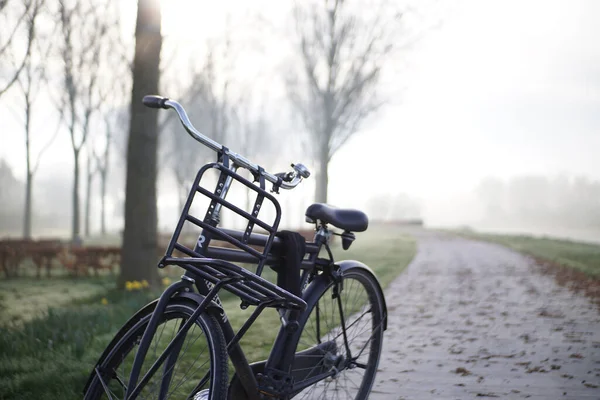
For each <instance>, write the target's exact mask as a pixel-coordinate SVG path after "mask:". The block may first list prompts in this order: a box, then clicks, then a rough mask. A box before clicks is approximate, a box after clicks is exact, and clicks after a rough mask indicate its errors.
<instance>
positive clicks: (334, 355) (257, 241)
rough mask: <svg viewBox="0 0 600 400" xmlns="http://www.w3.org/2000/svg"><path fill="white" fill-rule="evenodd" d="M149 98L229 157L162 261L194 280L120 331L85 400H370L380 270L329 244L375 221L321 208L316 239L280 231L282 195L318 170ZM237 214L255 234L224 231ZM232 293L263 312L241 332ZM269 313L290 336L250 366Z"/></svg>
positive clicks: (172, 289)
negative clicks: (216, 132)
mask: <svg viewBox="0 0 600 400" xmlns="http://www.w3.org/2000/svg"><path fill="white" fill-rule="evenodd" d="M143 102H144V104H145V105H146V106H148V107H152V108H164V109H169V108H172V109H174V110H175V111H176V112H177V114H178V115H179V118H180V120H181V122H182V124H183V126H184V128H185V129H186V130H187V132H188V133H189V134H190V135H191V136H192V137H194V138H195V139H196V140H198V141H199V142H201V143H202V144H204V145H206V146H208V147H209V148H211V149H212V150H214V151H216V152H217V153H218V158H217V161H216V162H214V163H210V164H207V165H205V166H203V167H202V168H201V169H200V170H199V171H198V174H197V175H196V179H195V181H194V183H193V185H192V188H191V191H190V194H189V196H188V199H187V201H186V203H185V206H184V208H183V211H182V214H181V217H180V219H179V222H178V224H177V227H176V229H175V232H174V234H173V236H172V238H171V241H170V243H169V245H168V248H167V250H166V253H165V256H164V257H163V258H162V260H161V261H160V263H159V268H163V267H165V266H167V265H175V266H179V267H181V268H183V269H184V270H185V273H184V275H182V276H181V280H180V281H178V282H176V283H174V284H172V285H171V286H169V287H168V288H167V289H166V290H165V291H164V293H163V294H162V295H161V296H160V298H159V299H157V300H155V301H153V302H151V303H150V304H148V305H146V306H145V307H143V308H142V309H141V310H139V311H138V312H137V313H136V314H135V315H134V316H133V317H132V318H131V319H130V320H129V321H128V322H127V323H126V324H125V325H124V326H123V327H122V328H121V330H120V331H119V332H118V333H117V334H116V336H115V337H114V338H113V340H112V341H111V342H110V344H109V345H108V347H107V348H106V350H105V351H104V352H103V353H102V355H101V356H100V359H99V360H98V362H97V364H96V365H95V367H94V369H93V371H92V373H91V374H90V377H89V379H88V382H87V384H86V386H85V389H84V393H85V397H84V398H85V399H87V400H92V399H94V400H95V399H101V398H102V399H127V400H129V399H137V398H140V399H149V398H152V399H154V398H158V399H161V400H162V399H168V398H176V399H193V400H203V399H213V400H214V399H234V400H240V399H253V400H257V399H290V398H298V399H315V398H319V399H321V398H336V399H367V398H368V396H369V393H370V392H371V388H372V386H373V382H374V380H375V374H376V372H377V366H378V364H379V358H380V354H381V347H382V344H383V332H384V331H385V329H386V324H387V310H386V304H385V298H384V295H383V292H382V290H381V287H380V285H379V283H378V281H377V278H376V277H375V274H374V273H373V271H371V269H369V268H368V267H367V266H366V265H364V264H362V263H360V262H358V261H341V262H335V261H334V260H333V255H332V252H331V250H330V247H329V242H330V239H331V235H332V234H337V235H339V236H340V237H341V242H342V246H343V248H344V249H348V247H349V246H350V245H351V244H352V242H353V240H354V239H355V235H354V233H353V232H361V231H365V230H366V229H367V226H368V219H367V216H366V215H365V214H364V213H362V212H360V211H356V210H343V209H337V208H334V207H331V206H328V205H325V204H313V205H311V206H310V207H308V209H307V210H306V220H307V222H310V223H314V224H315V228H316V229H315V232H316V233H315V236H314V241H313V242H310V243H308V242H306V241H305V240H304V238H303V237H302V236H301V235H300V234H298V233H296V232H290V231H281V232H279V231H278V226H279V222H280V218H281V208H280V206H279V203H278V202H277V200H276V199H275V197H274V196H273V194H272V193H278V191H279V189H292V188H294V187H295V186H297V185H298V184H299V183H300V182H301V181H302V179H303V178H307V177H308V176H309V175H310V173H309V171H308V170H307V169H306V167H304V166H303V165H302V164H296V165H293V164H292V167H293V171H291V172H287V173H279V174H270V173H268V172H266V171H265V170H264V169H263V168H261V167H260V166H258V165H255V164H253V163H251V162H250V161H249V160H247V159H246V158H244V157H243V156H241V155H239V154H236V153H234V152H232V151H231V150H229V149H228V148H226V147H225V146H222V145H221V144H219V143H217V142H215V141H213V140H211V139H210V138H208V137H206V136H204V135H202V134H201V133H200V132H198V131H197V130H196V129H195V128H194V127H193V126H192V124H191V123H190V121H189V119H188V117H187V115H186V113H185V110H184V109H183V107H182V106H181V105H180V104H179V103H177V102H176V101H173V100H169V99H166V98H163V97H159V96H146V97H144V99H143ZM240 168H243V169H246V170H248V171H250V174H251V175H252V176H251V177H253V178H254V181H253V182H251V181H250V180H249V179H246V178H244V177H243V176H241V175H240V174H239V173H238V170H239V169H240ZM240 172H241V171H240ZM211 176H212V178H211ZM206 182H208V185H207V184H205V183H206ZM267 184H272V188H271V190H270V191H268V190H267V187H266V186H267ZM232 185H241V187H243V188H245V190H249V191H251V193H253V195H254V205H253V207H252V209H251V210H244V209H242V208H240V207H238V206H236V205H235V204H234V203H233V202H230V201H228V200H226V197H227V194H228V192H229V191H230V188H231V187H232ZM205 186H208V187H210V188H211V190H209V189H207V188H206V187H205ZM198 200H203V201H204V204H205V205H206V211H205V213H204V216H203V217H202V218H200V217H198V216H194V215H193V212H192V211H193V210H197V207H196V206H194V204H195V203H196V202H197V201H198ZM265 208H267V209H268V208H270V209H271V211H270V212H266V211H265ZM225 210H228V211H227V212H228V213H230V214H231V215H235V216H237V217H238V218H241V219H242V220H243V221H244V224H245V226H246V228H245V229H244V230H239V231H238V230H231V229H224V228H221V227H220V226H219V222H220V219H221V214H222V212H223V211H225ZM261 211H263V212H262V213H261ZM196 214H197V213H196ZM259 217H260V218H259ZM329 226H334V227H337V228H339V229H340V230H341V233H334V232H333V231H332V230H331V229H330V228H329ZM192 228H193V229H196V230H197V231H199V232H200V234H199V236H197V237H198V240H197V241H196V243H195V244H194V245H192V246H190V245H186V244H185V243H184V242H185V240H184V237H185V236H186V235H185V234H182V232H189V231H190V229H192ZM259 230H260V231H262V232H256V231H259ZM234 263H238V264H239V263H243V264H244V265H247V264H253V265H256V269H255V271H254V272H252V271H251V270H249V269H246V268H243V267H241V266H240V265H237V264H234ZM265 266H268V267H270V268H272V269H273V270H274V271H275V272H276V276H277V284H274V283H272V282H270V281H269V280H267V279H265V278H264V277H262V276H261V274H262V272H263V269H264V267H265ZM222 290H225V291H228V292H230V293H232V294H233V295H235V296H237V297H239V298H240V299H241V305H240V306H241V307H242V308H248V307H254V311H253V312H252V313H251V315H250V317H249V318H248V320H247V321H246V322H245V323H244V324H243V326H242V327H241V328H240V329H239V330H238V331H237V332H235V331H234V329H233V328H232V326H231V324H230V323H229V320H228V318H227V314H226V313H225V311H224V310H223V307H222V303H221V300H220V298H219V293H220V292H221V291H222ZM223 296H224V295H223V294H222V297H223ZM228 296H231V295H228ZM267 307H272V308H275V309H276V310H277V312H278V313H279V317H280V322H281V324H280V326H279V331H278V334H277V337H276V339H275V342H274V344H273V347H272V350H271V352H270V355H269V357H268V359H267V360H263V361H259V362H254V363H249V362H248V360H247V359H246V356H245V354H244V352H243V350H242V347H241V346H240V339H241V338H242V337H243V335H244V334H245V333H246V331H247V330H248V328H250V326H251V325H252V324H253V323H254V322H255V321H256V319H257V318H258V316H259V315H260V314H261V312H262V311H264V310H265V308H267ZM229 360H230V362H231V364H232V365H233V368H234V369H235V373H234V375H233V376H232V378H231V379H229V376H228V369H229Z"/></svg>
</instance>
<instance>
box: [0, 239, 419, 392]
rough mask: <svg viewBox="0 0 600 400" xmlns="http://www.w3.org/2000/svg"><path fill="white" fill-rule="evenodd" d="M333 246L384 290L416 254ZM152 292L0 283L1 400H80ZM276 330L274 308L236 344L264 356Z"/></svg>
mask: <svg viewBox="0 0 600 400" xmlns="http://www.w3.org/2000/svg"><path fill="white" fill-rule="evenodd" d="M334 247H335V249H334V254H335V255H336V258H337V259H340V260H341V259H358V260H361V261H363V262H365V263H366V264H368V265H369V266H371V267H372V268H373V269H374V270H375V271H376V273H377V275H378V278H379V279H380V281H381V283H382V284H383V285H384V286H385V285H387V284H388V283H389V282H390V281H391V280H393V278H395V277H396V276H397V275H398V274H399V273H400V272H401V271H402V270H403V269H404V268H405V267H406V266H407V265H408V263H409V262H410V261H411V260H412V258H413V257H414V255H415V252H416V245H415V241H414V240H413V239H412V238H410V237H408V236H406V235H405V234H402V233H400V232H398V231H395V230H382V229H379V230H376V231H375V230H374V232H367V233H364V234H358V235H357V240H356V241H355V242H354V244H353V245H352V247H351V248H350V249H349V250H348V251H346V252H344V251H343V250H342V249H341V247H340V243H339V241H336V243H335V246H334ZM172 278H176V276H173V277H172ZM165 283H166V282H165ZM159 294H160V292H148V291H144V290H132V291H119V290H117V289H116V288H115V284H114V278H112V277H110V276H105V277H100V278H86V279H72V278H65V277H56V278H50V279H40V280H36V279H32V278H18V279H14V280H10V281H1V282H0V398H1V399H32V398H44V399H61V400H65V399H80V398H81V395H82V394H81V390H82V388H83V385H84V383H85V381H86V379H87V376H88V374H89V372H90V369H91V368H92V367H93V365H94V363H95V362H96V360H97V357H98V356H99V355H100V353H101V352H102V350H103V349H104V347H105V346H106V344H107V343H108V342H109V341H110V339H111V338H112V336H113V335H114V333H115V332H116V331H117V330H118V329H119V328H120V326H121V325H122V324H123V323H124V322H125V321H126V320H127V319H128V318H129V317H130V316H131V315H132V314H133V313H134V312H135V311H137V310H138V309H139V308H140V307H141V306H143V305H144V304H146V303H147V302H149V301H150V300H152V299H153V298H155V297H157V296H158V295H159ZM224 304H225V308H226V310H227V313H228V316H229V318H230V320H231V322H232V324H233V326H234V327H239V326H241V325H242V323H243V322H244V321H245V319H246V318H247V317H248V315H249V314H250V312H251V310H246V311H242V310H241V309H240V308H239V307H238V305H239V300H238V299H237V298H234V297H233V296H231V297H229V296H225V297H224ZM278 325H279V319H278V315H277V313H276V312H275V311H274V310H266V311H265V312H264V313H263V315H261V317H260V318H259V319H258V321H257V322H256V323H255V325H253V327H252V328H251V329H250V330H249V331H248V333H247V334H246V336H245V337H244V339H243V340H242V345H243V347H244V350H245V351H246V355H247V357H248V359H250V360H255V361H256V360H260V359H264V358H265V357H266V355H267V354H268V352H269V350H270V347H271V344H272V342H273V339H274V337H275V334H276V331H277V326H278ZM265 332H269V333H271V334H270V335H268V334H267V335H265ZM250 343H252V345H251V346H250V345H248V344H250ZM245 344H246V345H245ZM231 373H232V371H231V370H230V374H231Z"/></svg>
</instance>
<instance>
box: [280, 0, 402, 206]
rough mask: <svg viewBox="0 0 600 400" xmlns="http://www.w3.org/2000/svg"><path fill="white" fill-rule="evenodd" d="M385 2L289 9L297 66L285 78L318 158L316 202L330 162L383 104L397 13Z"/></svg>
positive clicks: (323, 2)
mask: <svg viewBox="0 0 600 400" xmlns="http://www.w3.org/2000/svg"><path fill="white" fill-rule="evenodd" d="M388 6H389V3H386V2H385V1H379V2H368V4H361V5H357V4H353V3H352V2H351V1H345V0H320V1H309V2H303V3H302V5H297V6H296V7H295V9H294V20H295V24H296V32H297V39H298V40H297V45H298V50H299V55H300V60H301V63H300V64H301V65H300V67H299V69H298V70H297V71H296V73H295V74H289V75H288V76H286V81H287V84H288V90H289V97H290V100H291V102H292V104H293V106H294V108H295V109H296V110H297V111H298V112H299V114H300V116H301V118H302V121H303V123H304V125H305V128H306V130H307V131H308V133H309V145H310V150H311V151H312V152H313V156H314V157H315V158H316V161H317V162H318V167H317V168H318V170H317V174H316V175H317V176H316V179H317V184H316V196H315V197H316V201H318V202H327V184H328V175H327V169H328V165H329V161H330V160H331V158H332V157H333V155H334V154H335V153H336V152H337V151H338V150H339V149H340V148H341V147H342V146H343V145H344V144H345V143H346V142H347V141H348V139H349V138H350V137H351V136H352V135H353V134H354V133H356V132H357V130H358V129H359V128H360V126H361V123H363V122H364V121H365V119H366V118H367V117H369V116H370V115H372V114H373V113H374V112H375V111H377V110H378V109H379V108H380V106H381V105H382V104H383V103H384V101H383V99H382V96H381V94H380V93H379V92H380V91H379V83H380V80H381V75H382V69H383V67H384V62H385V61H386V60H388V59H389V55H390V54H391V52H392V50H394V49H395V46H396V44H395V43H396V40H397V35H396V33H397V32H398V29H399V26H400V19H401V17H402V14H401V13H400V12H398V11H396V10H394V9H393V7H392V8H390V7H388Z"/></svg>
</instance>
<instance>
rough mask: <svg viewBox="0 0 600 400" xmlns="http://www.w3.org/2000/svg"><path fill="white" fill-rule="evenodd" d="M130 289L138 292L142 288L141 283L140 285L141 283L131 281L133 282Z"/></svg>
mask: <svg viewBox="0 0 600 400" xmlns="http://www.w3.org/2000/svg"><path fill="white" fill-rule="evenodd" d="M131 287H132V288H133V289H134V290H140V289H141V288H142V283H141V282H138V281H133V282H132V283H131Z"/></svg>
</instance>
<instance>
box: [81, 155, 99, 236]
mask: <svg viewBox="0 0 600 400" xmlns="http://www.w3.org/2000/svg"><path fill="white" fill-rule="evenodd" d="M86 156H87V157H86V169H85V172H86V182H85V210H84V214H83V215H84V219H83V224H84V225H83V226H84V228H83V234H84V236H85V237H90V213H91V208H92V186H93V184H94V177H95V176H96V175H97V174H98V163H97V160H98V155H97V154H96V152H95V150H94V145H93V144H92V145H90V146H88V149H87V154H86Z"/></svg>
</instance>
